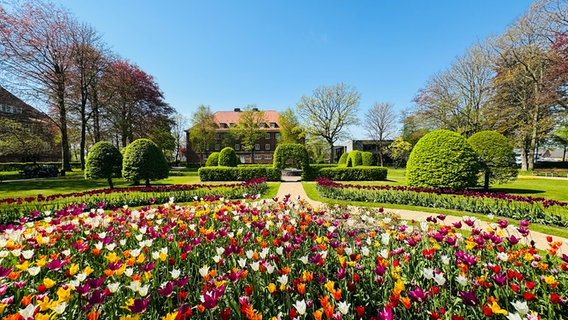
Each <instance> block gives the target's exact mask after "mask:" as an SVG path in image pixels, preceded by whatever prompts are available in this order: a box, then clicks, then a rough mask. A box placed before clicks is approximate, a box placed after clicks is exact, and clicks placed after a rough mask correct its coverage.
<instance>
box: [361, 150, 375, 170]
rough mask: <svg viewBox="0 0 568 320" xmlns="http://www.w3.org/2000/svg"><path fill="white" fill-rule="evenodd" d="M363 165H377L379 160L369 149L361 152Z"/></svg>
mask: <svg viewBox="0 0 568 320" xmlns="http://www.w3.org/2000/svg"><path fill="white" fill-rule="evenodd" d="M361 165H362V166H365V167H370V166H376V165H377V161H376V159H375V155H373V153H372V152H369V151H363V152H361Z"/></svg>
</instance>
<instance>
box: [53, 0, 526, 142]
mask: <svg viewBox="0 0 568 320" xmlns="http://www.w3.org/2000/svg"><path fill="white" fill-rule="evenodd" d="M55 2H56V3H60V4H61V5H62V6H64V7H66V8H68V9H69V10H70V11H71V12H72V13H73V14H74V15H76V16H77V18H78V19H79V20H80V21H82V22H86V23H89V24H91V25H92V26H93V27H94V28H95V29H97V30H98V31H99V32H100V33H101V34H102V35H103V39H104V41H105V42H106V43H107V44H108V45H109V46H110V48H111V49H112V50H113V51H114V52H116V53H117V54H119V55H120V56H121V57H123V58H126V59H128V60H129V61H130V62H132V63H135V64H137V65H138V66H140V67H141V68H142V69H143V70H144V71H146V72H147V73H149V74H151V75H153V76H154V77H155V79H156V81H157V82H158V84H159V85H160V88H161V89H162V91H163V92H164V94H165V98H166V101H167V102H168V103H170V104H171V105H172V106H173V107H174V108H175V109H176V110H178V112H180V113H182V114H184V115H186V116H188V117H189V116H191V114H192V113H193V112H194V111H195V109H196V108H197V106H198V105H200V104H205V105H209V106H211V108H212V110H213V111H221V110H232V109H233V108H234V107H244V106H246V105H248V104H256V105H257V106H258V107H259V108H261V109H273V110H278V111H282V110H284V109H285V108H287V107H294V106H295V105H296V103H297V102H298V101H299V100H300V97H301V96H303V95H311V93H312V91H313V90H314V89H315V88H317V87H319V86H322V85H326V86H330V85H334V84H337V83H340V82H343V83H346V84H348V85H351V86H354V87H355V88H356V89H357V90H358V91H359V92H360V93H361V104H360V106H359V110H360V115H361V118H363V117H364V114H365V112H366V111H367V109H368V108H369V107H370V106H372V104H373V103H374V102H390V103H392V104H394V106H395V108H396V109H397V110H398V111H400V110H404V109H408V108H410V107H412V99H413V98H414V96H415V95H416V93H417V92H418V90H419V89H420V88H422V87H423V86H424V84H425V83H426V81H427V80H428V78H429V77H431V76H432V75H433V74H434V73H436V72H438V71H441V70H443V69H445V68H447V67H448V66H449V65H450V64H451V63H452V61H453V60H454V59H455V58H456V57H457V56H460V55H462V54H463V53H464V52H465V50H466V49H467V48H468V47H470V46H471V45H472V44H473V43H475V42H477V41H482V40H484V39H485V38H487V37H488V36H490V35H498V34H501V33H502V32H503V31H505V29H506V28H507V26H508V25H510V24H511V23H513V22H514V21H515V19H516V18H518V17H519V16H520V15H522V14H523V13H524V12H525V11H526V10H527V8H528V7H529V5H530V4H531V2H532V1H528V0H476V1H461V0H443V1H442V0H432V1H424V0H420V1H418V0H416V1H394V0H375V1H371V0H352V1H347V0H344V1H336V0H328V1H323V0H302V1H299V0H290V1H283V0H281V1H276V0H262V1H261V0H240V1H237V0H223V1H216V0H202V1H181V0H180V1H155V0H138V1H127V0H119V1H117V0H112V1H111V0H97V1H81V0H55ZM351 132H352V137H353V138H365V137H366V133H365V132H364V131H363V130H362V129H361V128H353V129H352V130H351Z"/></svg>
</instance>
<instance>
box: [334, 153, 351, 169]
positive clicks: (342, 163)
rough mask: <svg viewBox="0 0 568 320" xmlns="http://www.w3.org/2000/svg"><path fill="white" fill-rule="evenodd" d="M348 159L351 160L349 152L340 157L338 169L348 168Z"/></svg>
mask: <svg viewBox="0 0 568 320" xmlns="http://www.w3.org/2000/svg"><path fill="white" fill-rule="evenodd" d="M347 158H349V152H344V153H342V154H341V157H339V161H338V162H337V166H338V167H346V166H347Z"/></svg>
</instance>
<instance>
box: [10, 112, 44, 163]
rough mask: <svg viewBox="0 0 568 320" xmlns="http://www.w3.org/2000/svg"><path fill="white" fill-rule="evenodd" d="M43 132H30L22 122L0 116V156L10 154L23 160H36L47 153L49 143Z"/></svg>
mask: <svg viewBox="0 0 568 320" xmlns="http://www.w3.org/2000/svg"><path fill="white" fill-rule="evenodd" d="M43 138H44V134H42V133H38V132H35V133H34V132H32V131H31V130H30V129H29V128H27V127H26V126H24V125H23V124H22V123H20V122H17V121H14V120H11V119H8V118H0V156H4V155H11V156H17V157H21V158H22V159H24V160H38V159H40V158H41V156H42V154H45V153H48V152H49V148H50V144H49V143H48V142H47V141H45V140H43Z"/></svg>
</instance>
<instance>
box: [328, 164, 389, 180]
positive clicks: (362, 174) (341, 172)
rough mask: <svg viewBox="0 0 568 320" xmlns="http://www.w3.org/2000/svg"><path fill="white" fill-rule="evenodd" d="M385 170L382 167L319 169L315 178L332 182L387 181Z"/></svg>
mask: <svg viewBox="0 0 568 320" xmlns="http://www.w3.org/2000/svg"><path fill="white" fill-rule="evenodd" d="M387 172H388V171H387V168H384V167H366V166H358V167H354V168H353V167H351V168H345V167H338V168H321V169H319V172H318V173H317V177H322V178H328V179H331V180H334V181H377V180H386V179H387Z"/></svg>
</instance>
